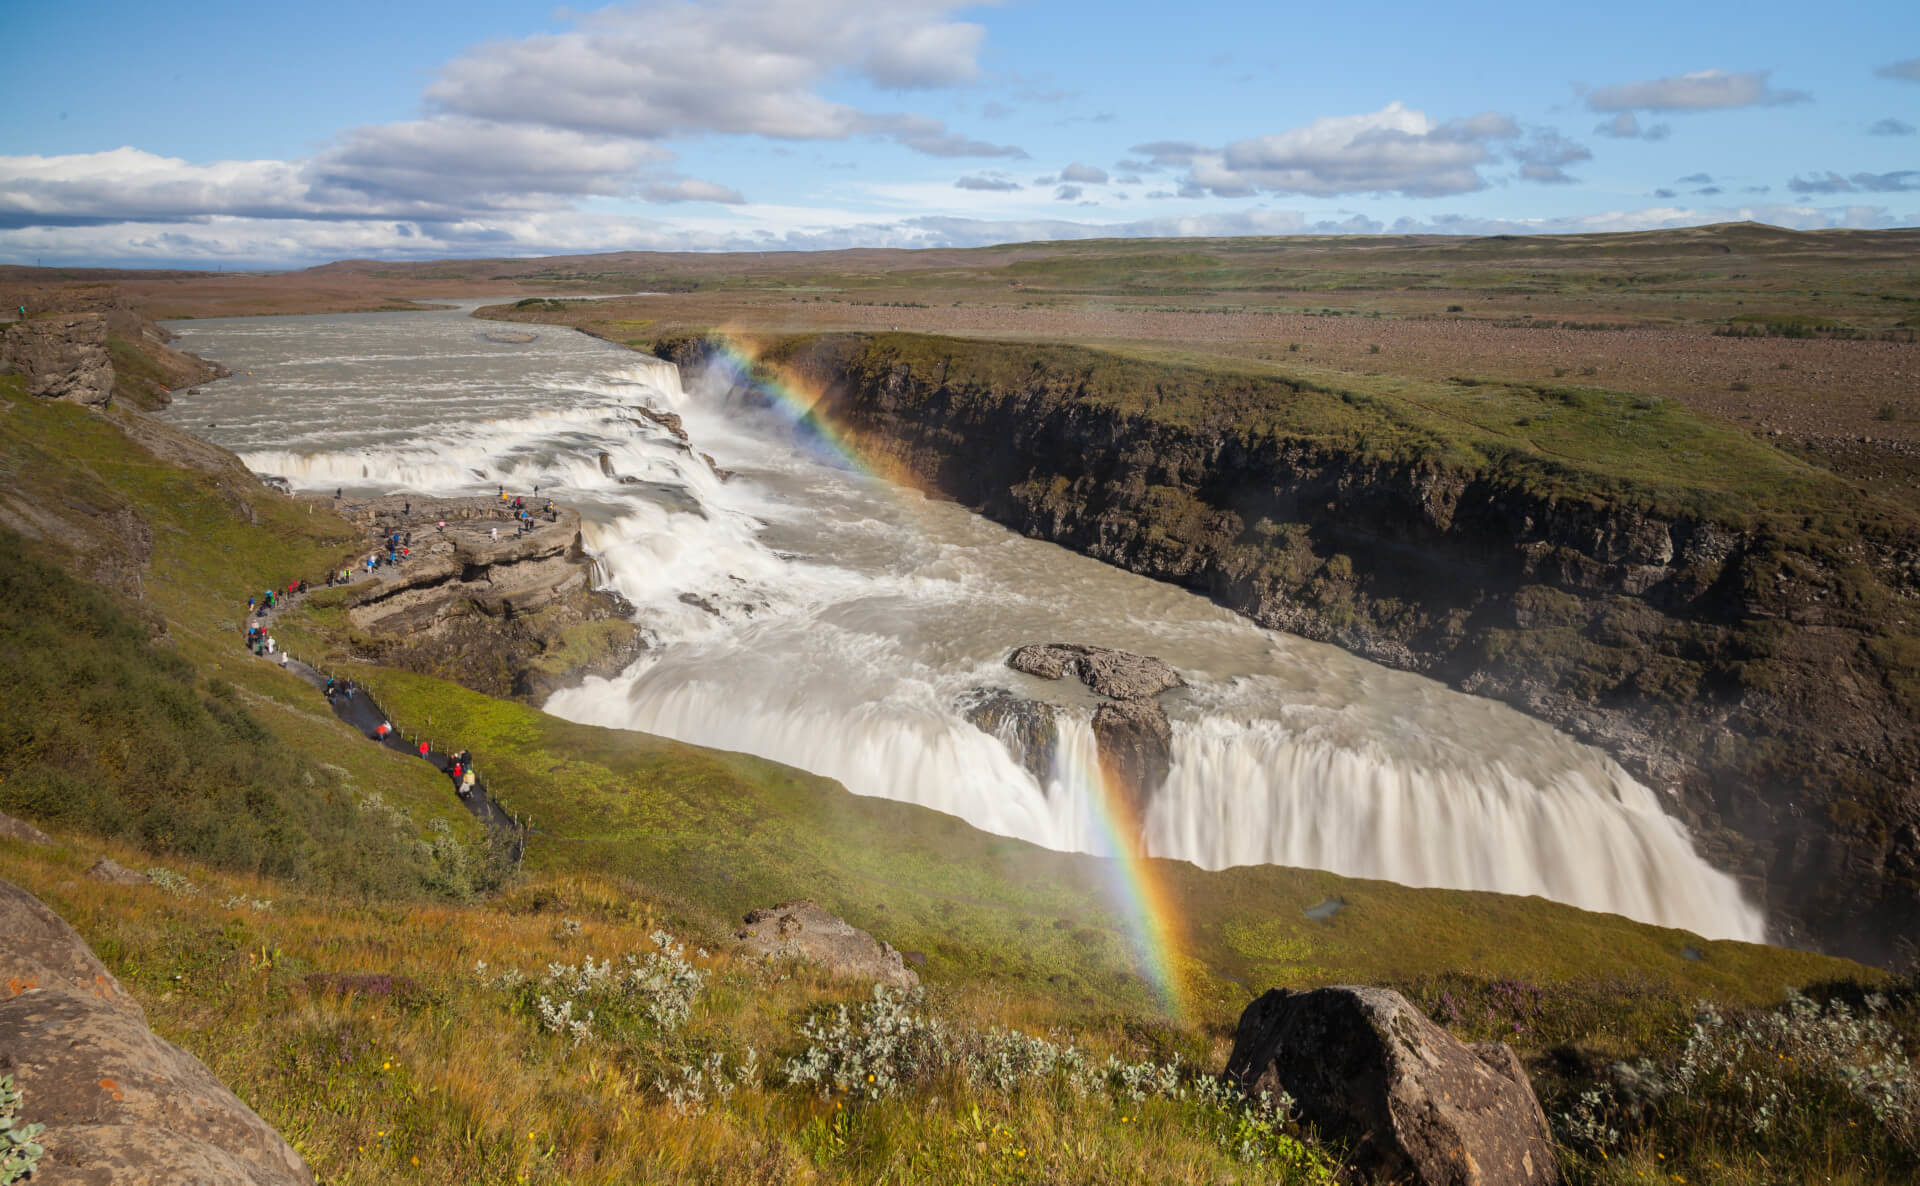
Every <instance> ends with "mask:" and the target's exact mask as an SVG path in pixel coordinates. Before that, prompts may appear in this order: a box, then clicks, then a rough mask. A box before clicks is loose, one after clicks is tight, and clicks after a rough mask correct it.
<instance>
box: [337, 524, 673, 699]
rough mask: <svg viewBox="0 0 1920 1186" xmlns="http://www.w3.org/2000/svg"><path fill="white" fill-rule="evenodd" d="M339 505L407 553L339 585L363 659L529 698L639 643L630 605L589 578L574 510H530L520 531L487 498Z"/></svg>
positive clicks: (613, 668)
mask: <svg viewBox="0 0 1920 1186" xmlns="http://www.w3.org/2000/svg"><path fill="white" fill-rule="evenodd" d="M315 501H319V502H322V503H324V504H327V505H332V504H333V503H334V500H333V499H331V498H324V499H317V500H315ZM409 508H410V509H409ZM346 513H347V514H348V517H349V518H351V519H353V520H354V521H356V522H359V523H361V524H362V525H364V526H365V527H366V528H367V529H368V534H369V536H370V537H371V538H383V537H385V536H386V535H388V534H389V533H392V532H400V533H402V534H403V535H405V536H407V537H408V538H410V539H411V540H412V544H411V551H412V555H411V556H410V557H409V558H408V559H407V560H406V561H405V562H404V563H402V564H401V565H399V566H398V567H385V568H382V569H380V570H379V572H378V574H377V575H378V576H379V578H380V579H378V580H375V581H371V582H368V583H365V584H358V585H355V586H353V587H352V591H351V592H350V593H348V594H347V595H346V605H347V606H348V610H347V617H348V620H349V622H350V623H351V624H352V626H353V641H354V646H355V649H356V650H357V651H358V652H360V653H361V654H362V655H364V656H365V657H367V658H370V659H373V660H374V661H376V662H380V663H384V664H388V665H390V666H394V667H399V668H403V669H405V670H408V671H419V672H423V673H426V674H431V675H438V676H441V677H442V678H445V679H450V680H453V681H454V682H455V683H459V684H462V685H464V686H466V687H469V688H472V689H473V690H475V691H477V692H484V693H486V694H488V695H490V696H511V697H514V698H516V699H521V700H526V701H529V702H533V703H538V702H539V701H541V700H544V699H545V698H546V697H547V696H549V695H551V694H552V693H553V692H555V691H557V690H559V689H560V688H563V687H568V686H571V685H572V684H575V683H578V682H579V681H580V680H582V679H584V678H585V677H587V676H588V675H602V676H612V675H615V674H617V673H618V672H619V671H620V670H621V669H623V668H625V667H626V666H627V665H628V664H630V663H632V662H633V660H634V659H635V658H637V657H638V656H639V654H640V652H641V651H642V650H643V649H644V648H645V645H646V643H645V640H644V639H643V638H642V637H641V634H640V630H639V628H638V627H637V626H635V625H634V624H633V623H632V622H630V621H628V620H627V619H628V617H629V616H630V615H631V614H632V612H633V611H632V607H631V606H629V605H628V604H627V603H626V602H625V600H624V599H622V598H621V597H620V596H619V595H618V594H615V593H609V592H606V591H604V590H600V589H595V588H593V579H592V578H593V572H592V565H591V562H590V561H589V560H588V559H587V557H586V555H585V554H584V553H583V552H582V551H581V547H580V516H579V514H578V513H577V512H575V511H573V510H570V509H567V508H564V507H560V508H556V509H555V513H554V516H553V518H552V519H551V520H549V519H548V517H547V516H546V515H544V514H543V515H538V516H536V519H535V522H536V526H535V528H534V530H532V531H530V532H527V533H526V534H524V535H522V534H518V533H517V532H516V530H515V529H514V527H513V525H512V524H513V520H512V517H511V516H512V512H511V511H510V510H508V509H506V508H505V507H504V506H503V504H501V503H500V502H499V501H498V500H496V499H488V498H456V499H429V498H423V497H417V496H403V495H390V496H387V497H383V498H378V499H374V500H372V501H370V502H367V503H364V504H357V505H355V506H353V507H351V508H346ZM442 523H444V524H445V526H444V527H442V526H440V525H441V524H442ZM496 533H497V535H496Z"/></svg>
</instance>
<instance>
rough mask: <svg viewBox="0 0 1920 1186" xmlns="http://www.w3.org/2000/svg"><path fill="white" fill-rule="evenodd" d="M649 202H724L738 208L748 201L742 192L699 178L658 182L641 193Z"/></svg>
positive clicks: (682, 178)
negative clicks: (741, 194)
mask: <svg viewBox="0 0 1920 1186" xmlns="http://www.w3.org/2000/svg"><path fill="white" fill-rule="evenodd" d="M641 192H642V194H643V195H644V196H645V197H646V199H647V201H649V202H722V203H725V204H727V205H734V206H737V205H739V204H741V203H743V202H745V201H746V199H745V198H743V197H741V196H740V191H739V190H736V189H729V188H727V187H726V186H724V185H715V184H714V183H713V182H711V181H701V180H700V179H699V178H697V177H681V178H677V179H675V180H671V181H656V182H653V183H652V184H650V185H648V186H647V187H646V189H644V190H642V191H641Z"/></svg>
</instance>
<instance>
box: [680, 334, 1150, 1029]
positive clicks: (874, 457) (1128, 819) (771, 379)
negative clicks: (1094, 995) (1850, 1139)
mask: <svg viewBox="0 0 1920 1186" xmlns="http://www.w3.org/2000/svg"><path fill="white" fill-rule="evenodd" d="M710 340H711V341H713V342H714V343H715V344H716V345H717V346H718V347H719V356H720V358H721V359H724V362H725V365H726V366H728V367H729V368H731V369H732V371H733V372H734V378H735V380H736V382H739V383H742V384H745V383H752V384H753V385H754V386H755V387H756V388H757V389H758V390H761V391H763V392H765V393H766V394H767V395H769V396H771V397H772V398H773V400H774V404H775V406H776V407H778V408H779V409H780V410H781V412H782V413H784V414H785V415H786V416H788V417H789V418H791V419H792V420H793V421H794V422H795V423H796V424H797V425H800V426H803V427H805V428H807V429H809V430H811V431H812V432H813V434H814V435H815V437H816V438H817V439H818V440H819V441H820V442H821V443H822V444H823V445H825V446H826V447H827V448H829V449H830V450H832V452H833V453H834V454H835V455H836V456H838V457H839V458H840V459H841V460H843V461H844V462H845V464H846V465H847V467H848V468H849V469H852V470H853V471H855V472H857V473H860V474H863V475H865V476H867V477H870V478H873V479H875V480H877V481H880V482H884V483H888V484H890V485H893V486H897V487H905V488H907V489H909V490H914V491H917V492H920V493H923V494H924V493H925V490H924V488H923V485H922V483H921V482H920V480H919V478H918V476H917V475H915V474H913V473H912V472H911V471H909V470H908V469H907V468H906V467H905V466H903V465H901V464H899V463H898V462H895V461H894V460H892V459H891V458H888V457H886V456H884V455H883V454H881V453H879V452H878V451H877V450H874V449H871V448H868V447H865V446H863V445H862V444H861V442H860V438H859V436H858V434H857V433H855V432H854V431H852V430H851V429H850V428H848V427H847V426H846V425H843V424H840V423H838V422H837V421H836V420H835V419H834V418H833V416H832V415H831V412H830V410H829V405H828V403H827V401H826V399H825V395H826V393H825V392H824V391H822V390H820V389H819V387H818V386H817V385H815V384H813V383H810V382H807V381H805V380H802V379H800V378H799V377H797V376H795V375H793V374H791V373H790V372H788V371H786V370H785V369H783V368H781V367H778V366H776V365H772V364H767V363H764V362H762V361H761V360H760V359H759V358H758V352H757V351H756V350H754V349H753V348H752V346H751V345H750V344H749V343H747V342H746V341H743V340H741V339H739V338H735V337H733V336H731V335H725V334H716V335H714V336H713V337H712V338H711V339H710ZM1069 765H1070V766H1071V767H1073V769H1071V770H1070V771H1069V773H1068V775H1067V777H1069V778H1070V779H1072V780H1074V781H1075V782H1077V783H1079V784H1081V785H1078V786H1074V787H1070V788H1068V789H1069V790H1070V791H1079V792H1081V795H1080V798H1081V801H1083V802H1086V803H1088V804H1091V805H1092V813H1093V819H1094V823H1095V825H1096V827H1097V828H1098V830H1099V833H1100V837H1101V839H1102V840H1103V841H1104V842H1105V848H1106V851H1105V852H1102V853H1099V854H1097V855H1098V856H1100V857H1102V858H1104V859H1102V860H1101V861H1100V862H1099V864H1100V866H1101V870H1102V873H1103V875H1104V876H1103V880H1104V882H1105V886H1104V888H1105V889H1106V892H1107V895H1108V897H1109V898H1110V899H1111V900H1112V902H1113V904H1114V906H1115V907H1116V908H1117V909H1118V910H1119V913H1120V915H1121V918H1122V920H1123V921H1124V923H1125V925H1126V929H1127V932H1128V934H1129V936H1130V937H1131V938H1132V940H1133V945H1134V950H1135V954H1136V955H1137V957H1138V959H1139V963H1140V969H1141V972H1142V974H1143V975H1144V976H1145V978H1146V980H1147V982H1148V984H1149V986H1150V987H1151V988H1152V990H1153V992H1154V993H1155V995H1156V996H1157V997H1158V998H1159V1000H1160V1003H1161V1005H1162V1007H1163V1008H1165V1009H1166V1011H1167V1012H1168V1014H1169V1015H1171V1016H1172V1017H1173V1018H1175V1019H1176V1020H1185V1019H1186V1018H1187V1012H1186V1010H1187V1004H1188V1002H1187V999H1186V998H1187V994H1186V992H1185V990H1184V988H1183V986H1182V982H1181V976H1180V973H1179V968H1178V964H1179V963H1180V960H1181V955H1180V953H1181V950H1182V947H1183V944H1182V943H1181V941H1180V929H1179V927H1178V925H1177V920H1178V918H1179V917H1180V915H1179V911H1178V910H1177V909H1176V906H1175V900H1174V896H1173V893H1172V891H1171V888H1170V887H1169V886H1168V884H1167V882H1166V879H1165V877H1164V876H1163V875H1162V874H1161V871H1160V869H1161V867H1162V866H1161V865H1160V864H1159V863H1156V862H1154V861H1152V860H1151V859H1150V858H1148V857H1147V855H1146V853H1145V852H1144V851H1143V848H1142V840H1141V837H1142V836H1143V835H1144V833H1143V832H1142V829H1141V824H1142V822H1143V821H1141V820H1140V819H1139V818H1137V816H1136V813H1135V812H1134V811H1133V810H1132V808H1131V806H1130V804H1129V803H1128V801H1127V797H1126V796H1125V795H1124V794H1121V793H1120V792H1119V791H1118V789H1117V788H1116V787H1114V786H1113V784H1112V780H1111V779H1109V778H1108V777H1107V775H1106V774H1105V772H1103V771H1102V770H1101V769H1100V768H1099V764H1098V762H1095V763H1092V764H1091V766H1090V768H1083V767H1088V764H1087V763H1079V762H1075V763H1069Z"/></svg>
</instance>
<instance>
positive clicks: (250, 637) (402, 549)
mask: <svg viewBox="0 0 1920 1186" xmlns="http://www.w3.org/2000/svg"><path fill="white" fill-rule="evenodd" d="M342 493H344V492H343V491H336V492H335V494H334V497H335V498H336V499H337V498H339V497H341V495H342ZM534 495H535V497H538V495H539V487H537V486H536V487H535V488H534ZM500 501H501V502H503V503H507V504H508V509H510V510H511V511H512V512H513V517H514V520H515V522H516V523H518V524H519V532H520V534H522V535H525V534H526V533H527V532H530V531H533V530H535V528H536V523H535V518H534V516H535V512H534V510H533V509H532V506H531V504H530V503H529V502H528V500H527V499H526V498H525V497H523V496H521V495H517V494H516V495H509V494H508V493H507V491H506V487H504V486H502V487H500ZM412 512H413V504H412V503H410V502H409V503H407V504H406V509H405V511H404V512H403V514H405V515H407V516H411V514H412ZM539 513H540V514H543V515H545V516H546V517H547V520H548V521H549V522H558V521H559V517H560V514H559V511H558V510H557V509H556V508H555V507H554V505H553V500H552V499H551V498H549V499H547V500H546V502H545V503H544V505H542V506H541V507H540V508H539ZM440 529H441V530H442V531H445V530H446V520H444V519H442V520H440ZM492 535H493V538H495V539H498V538H499V535H500V531H499V528H497V527H496V528H493V529H492ZM412 555H413V533H412V532H411V531H390V532H388V533H387V534H386V537H385V538H384V539H383V540H382V541H381V548H380V550H376V551H374V552H371V553H369V554H368V555H367V558H366V559H365V560H363V561H361V562H359V566H360V567H362V568H363V569H364V571H365V572H366V574H367V575H369V576H371V575H372V574H373V573H375V572H377V571H378V570H379V569H380V568H382V567H383V566H392V565H399V564H401V563H403V562H404V561H406V560H408V559H409V558H411V556H412ZM353 579H354V572H353V569H351V568H342V569H339V570H337V571H333V570H329V571H328V573H327V578H326V580H327V584H328V585H330V586H332V585H346V584H351V583H352V581H353ZM307 587H308V586H307V582H306V581H292V582H289V583H288V584H287V586H286V587H285V588H284V589H267V590H265V591H264V592H263V593H262V594H261V595H260V596H258V597H249V598H247V635H246V645H247V649H248V650H249V651H251V652H253V653H254V654H256V655H259V656H261V657H263V658H268V659H272V658H276V657H277V658H278V659H279V661H280V665H281V666H282V667H285V666H286V665H287V653H286V652H285V651H284V650H282V649H280V645H279V642H278V640H276V639H275V638H274V637H273V635H271V634H269V633H268V632H267V628H266V625H265V622H264V619H265V618H266V617H267V615H268V614H269V613H270V612H272V611H273V610H274V609H276V608H279V607H280V605H281V603H283V602H284V601H285V600H286V599H287V598H288V597H291V596H293V595H294V594H297V593H305V592H306V591H307ZM356 690H357V689H356V686H355V684H354V682H353V681H352V680H335V679H333V678H332V677H329V678H328V679H327V682H326V687H325V692H326V697H327V701H328V702H329V703H334V702H335V701H336V699H337V698H340V699H345V700H347V701H351V700H352V699H353V698H354V692H355V691H356ZM393 735H394V728H393V722H391V721H388V720H385V719H382V720H381V721H380V723H379V724H378V725H376V726H375V727H374V729H373V732H372V733H370V734H369V735H368V737H369V739H370V740H372V741H377V742H381V743H383V744H384V743H385V742H386V741H387V740H388V738H390V737H392V736H393ZM419 754H420V757H421V758H422V759H424V760H426V761H434V754H433V748H432V746H431V745H430V744H429V743H428V742H425V741H422V742H420V743H419ZM435 764H436V765H438V764H439V763H437V762H436V763H435ZM443 768H444V769H445V770H446V772H447V776H448V777H449V778H450V779H451V780H452V781H453V787H454V790H455V792H457V793H458V794H459V796H460V797H461V798H462V799H471V798H472V797H473V796H474V794H475V793H476V792H477V791H479V790H480V783H479V772H478V771H476V770H475V769H474V768H473V754H472V752H471V751H468V750H464V749H463V750H460V751H459V752H458V753H455V754H451V755H449V756H448V758H447V762H446V765H445V766H444V767H443Z"/></svg>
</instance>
